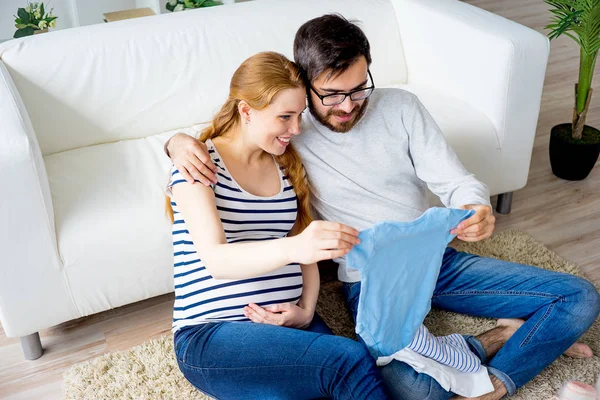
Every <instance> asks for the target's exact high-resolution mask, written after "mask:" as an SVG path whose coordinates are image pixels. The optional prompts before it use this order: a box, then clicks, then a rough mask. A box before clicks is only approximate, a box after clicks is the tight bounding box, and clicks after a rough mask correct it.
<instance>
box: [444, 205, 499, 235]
mask: <svg viewBox="0 0 600 400" xmlns="http://www.w3.org/2000/svg"><path fill="white" fill-rule="evenodd" d="M460 208H462V209H463V210H475V214H473V215H472V216H471V217H470V218H467V219H466V220H464V221H462V222H461V223H460V224H458V226H457V227H456V228H454V229H452V230H451V231H450V233H451V234H453V235H457V236H458V238H459V239H460V240H463V241H465V242H478V241H480V240H483V239H487V238H489V237H490V236H492V233H493V232H494V228H495V227H496V226H495V224H496V217H494V214H493V213H492V208H491V207H490V206H486V205H481V204H467V205H466V206H461V207H460Z"/></svg>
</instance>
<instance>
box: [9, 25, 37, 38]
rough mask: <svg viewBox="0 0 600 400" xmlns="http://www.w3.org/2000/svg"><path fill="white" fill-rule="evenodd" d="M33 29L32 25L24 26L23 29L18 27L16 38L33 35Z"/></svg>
mask: <svg viewBox="0 0 600 400" xmlns="http://www.w3.org/2000/svg"><path fill="white" fill-rule="evenodd" d="M33 31H34V29H33V28H31V27H27V28H23V29H18V30H17V31H16V32H15V34H14V35H13V37H14V38H15V39H18V38H20V37H24V36H31V35H33Z"/></svg>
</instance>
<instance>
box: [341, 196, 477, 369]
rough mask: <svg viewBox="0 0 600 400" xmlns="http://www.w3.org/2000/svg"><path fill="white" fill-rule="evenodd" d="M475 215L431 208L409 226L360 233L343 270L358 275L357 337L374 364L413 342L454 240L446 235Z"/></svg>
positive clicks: (396, 224)
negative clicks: (359, 282) (350, 269)
mask: <svg viewBox="0 0 600 400" xmlns="http://www.w3.org/2000/svg"><path fill="white" fill-rule="evenodd" d="M474 213H475V212H474V211H472V210H459V209H450V208H439V207H434V208H430V209H428V210H427V211H425V213H423V215H421V216H420V217H419V218H417V219H416V220H414V221H409V222H382V223H379V224H377V225H375V226H373V227H371V228H369V229H366V230H364V231H362V232H360V235H359V238H360V240H361V242H360V244H359V245H356V246H354V248H353V249H352V250H351V251H350V253H348V255H347V256H346V266H347V267H348V268H355V269H357V270H359V272H360V276H361V280H360V281H361V290H360V297H359V302H358V315H357V318H356V333H357V334H359V335H360V336H361V338H362V339H363V340H364V341H365V343H366V345H367V347H368V348H369V351H370V352H371V355H372V356H373V357H374V358H375V359H377V358H378V357H385V356H390V355H392V354H393V353H395V352H397V351H399V350H401V349H403V348H405V347H407V346H408V345H409V344H411V342H412V341H413V339H415V336H416V335H417V333H418V332H419V329H420V327H421V325H422V323H423V320H424V319H425V316H426V315H427V313H428V312H429V310H430V309H431V297H432V296H433V291H434V289H435V285H436V281H437V278H438V275H439V272H440V267H441V264H442V257H443V255H444V251H445V250H446V245H447V244H448V243H449V242H450V241H451V240H452V239H453V238H454V235H451V234H450V230H451V229H453V228H456V226H457V225H458V224H459V223H460V222H461V221H462V220H464V219H466V218H468V217H470V216H471V215H473V214H474ZM461 339H462V337H461ZM414 350H415V351H418V350H417V349H414ZM418 352H419V353H421V354H424V353H423V352H421V351H418ZM424 355H426V354H424ZM426 356H428V357H430V358H433V359H436V357H431V356H430V355H426ZM444 364H447V363H446V362H444Z"/></svg>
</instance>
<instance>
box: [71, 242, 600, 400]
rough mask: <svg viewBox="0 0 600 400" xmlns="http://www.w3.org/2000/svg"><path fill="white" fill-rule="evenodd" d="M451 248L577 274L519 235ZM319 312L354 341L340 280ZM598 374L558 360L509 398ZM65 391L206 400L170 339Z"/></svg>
mask: <svg viewBox="0 0 600 400" xmlns="http://www.w3.org/2000/svg"><path fill="white" fill-rule="evenodd" d="M453 245H454V246H455V247H456V248H457V249H458V250H462V251H468V252H471V253H474V254H479V255H482V256H488V257H495V258H501V259H504V260H509V261H513V262H520V263H525V264H531V265H536V266H539V267H542V268H547V269H552V270H556V271H562V272H569V273H572V274H575V275H581V273H580V272H579V270H578V269H577V267H576V266H575V265H573V264H572V263H570V262H567V261H565V260H563V259H561V258H560V257H558V256H557V255H556V254H554V253H553V252H551V251H550V250H548V249H547V248H546V247H544V246H543V245H542V244H540V243H538V242H536V241H535V240H534V239H533V238H532V237H531V236H529V235H527V234H525V233H521V232H516V231H509V232H503V233H501V234H498V235H496V236H495V237H493V238H491V239H488V240H486V241H483V242H480V243H476V244H467V243H456V244H453ZM318 312H319V314H320V315H321V316H322V317H323V319H325V321H326V322H327V323H328V324H329V326H330V327H331V328H332V329H333V331H334V332H335V333H336V334H338V335H344V336H348V337H354V333H353V328H352V321H351V317H350V314H349V313H348V312H347V311H346V310H345V307H344V305H343V298H342V294H341V284H340V283H339V282H334V281H332V282H327V283H325V284H323V287H322V293H321V298H320V300H319V305H318ZM425 324H426V325H427V326H428V327H429V329H430V330H431V331H432V332H433V333H435V334H439V335H447V334H450V333H454V332H459V333H463V334H467V333H468V334H479V333H481V332H484V331H486V330H488V329H490V328H492V327H493V326H494V321H493V320H488V319H483V318H473V317H467V316H463V315H458V314H454V313H449V312H443V311H432V312H431V313H430V315H429V316H428V317H427V320H426V321H425ZM582 341H583V342H584V343H587V344H588V345H589V346H590V347H591V348H592V350H593V351H594V353H595V354H597V355H598V354H600V320H597V321H596V323H595V324H594V325H593V326H592V328H591V329H590V330H589V331H588V333H587V334H586V335H584V337H583V338H582ZM599 372H600V359H599V358H598V356H594V357H593V358H591V359H581V360H577V359H572V358H567V357H564V356H561V357H560V358H559V359H558V360H556V361H555V362H554V363H553V364H552V365H551V366H550V367H549V368H547V369H546V370H545V371H543V372H542V373H541V374H540V375H539V376H538V377H537V378H535V379H534V380H533V381H531V382H529V383H528V384H527V385H526V386H524V387H523V388H521V389H520V390H519V391H518V392H517V394H516V395H515V396H514V397H513V399H519V400H548V399H549V398H550V397H551V396H552V395H553V394H554V393H556V391H557V390H558V389H559V388H560V386H561V385H562V384H563V382H565V381H567V380H569V379H575V380H579V381H582V382H585V383H589V384H593V383H594V382H595V379H596V377H597V376H598V373H599ZM64 387H65V398H66V399H86V400H94V399H102V400H111V399H138V400H140V399H182V400H183V399H186V400H188V399H203V400H205V399H209V398H208V397H206V396H204V395H202V394H201V393H199V392H198V391H197V390H195V389H194V388H193V387H192V386H191V385H190V384H189V383H188V382H187V381H186V380H185V378H184V377H183V375H182V374H181V372H180V371H179V369H178V367H177V362H176V361H175V357H174V355H173V340H172V336H171V335H167V336H164V337H162V338H159V339H156V340H152V341H149V342H147V343H144V344H142V345H140V346H137V347H134V348H132V349H130V350H127V351H123V352H117V353H111V354H106V355H104V356H101V357H98V358H96V359H94V360H91V361H88V362H84V363H81V364H77V365H74V366H72V367H71V368H70V369H69V370H68V371H67V372H66V373H65V375H64Z"/></svg>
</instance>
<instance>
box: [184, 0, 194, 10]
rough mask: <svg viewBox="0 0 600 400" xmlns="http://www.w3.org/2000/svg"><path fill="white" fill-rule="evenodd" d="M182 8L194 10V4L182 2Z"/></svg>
mask: <svg viewBox="0 0 600 400" xmlns="http://www.w3.org/2000/svg"><path fill="white" fill-rule="evenodd" d="M183 6H184V7H185V8H194V3H193V2H192V0H183Z"/></svg>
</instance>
